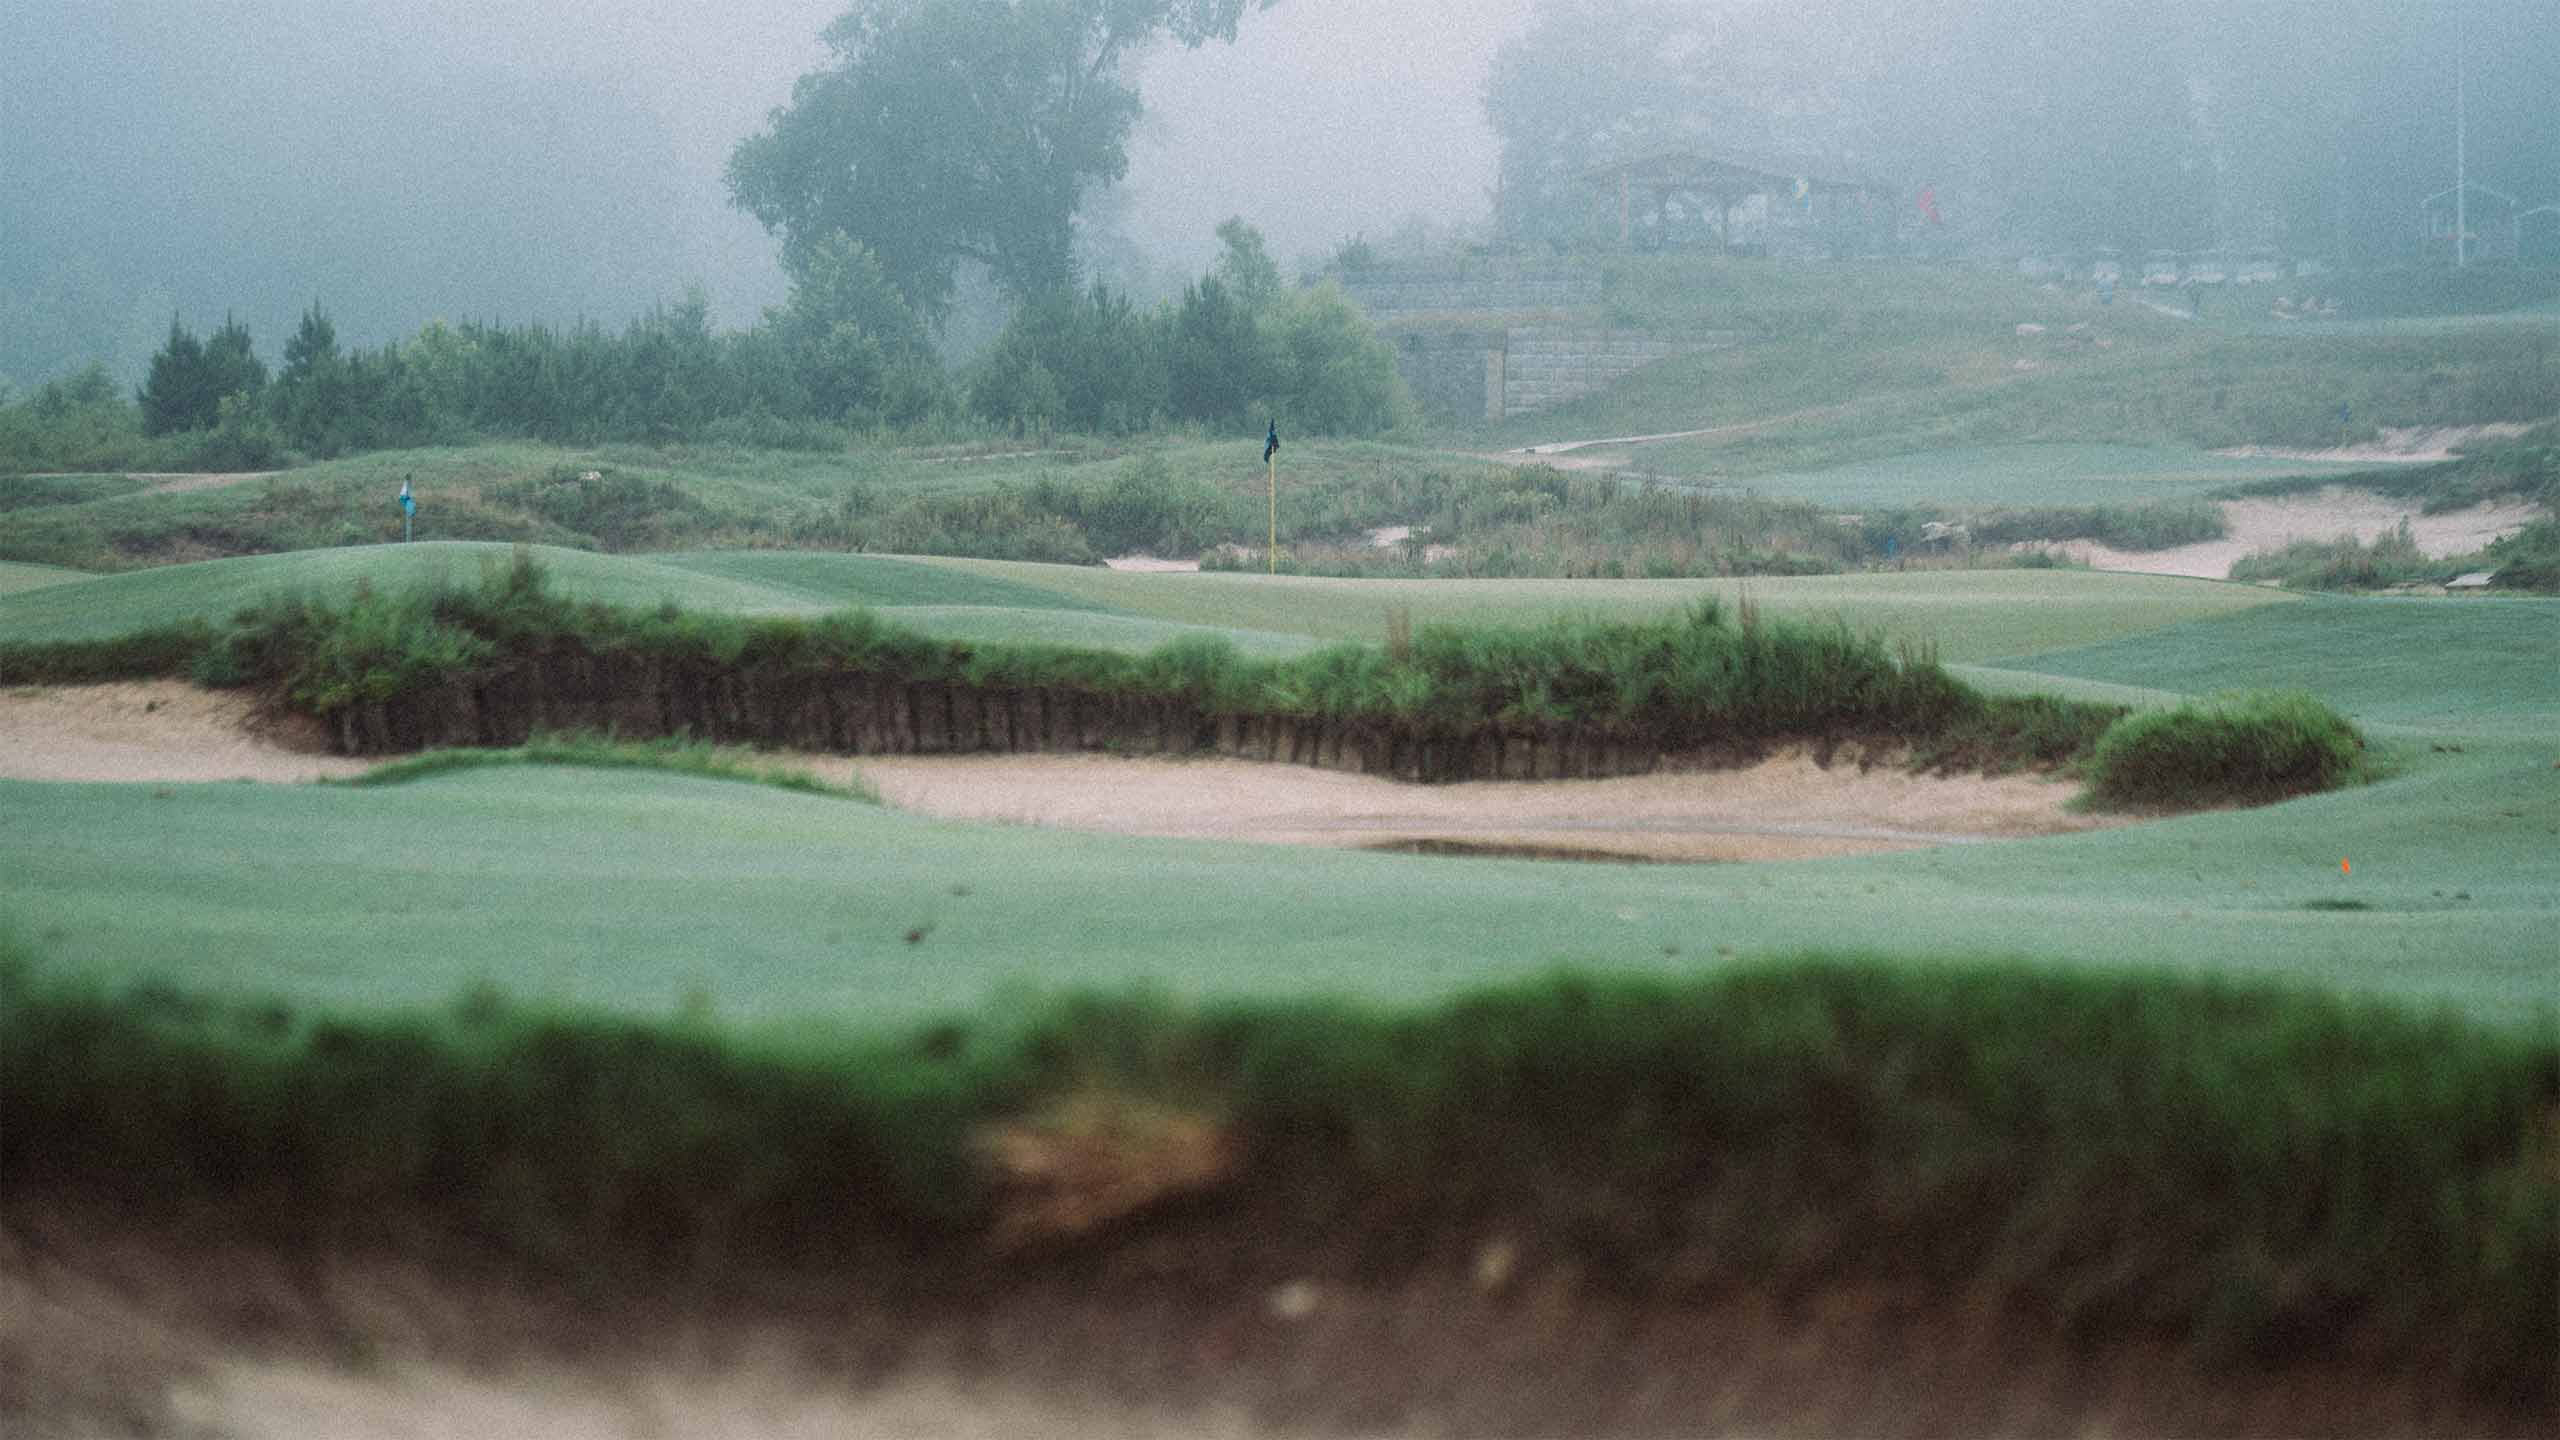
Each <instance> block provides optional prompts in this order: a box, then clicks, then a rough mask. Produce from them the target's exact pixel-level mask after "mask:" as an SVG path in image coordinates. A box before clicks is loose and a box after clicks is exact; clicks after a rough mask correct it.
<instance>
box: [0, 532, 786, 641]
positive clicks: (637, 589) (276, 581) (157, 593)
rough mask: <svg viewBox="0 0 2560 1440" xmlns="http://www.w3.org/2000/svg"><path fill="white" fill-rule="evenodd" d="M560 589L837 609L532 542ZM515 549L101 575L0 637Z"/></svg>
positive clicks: (354, 553) (342, 585) (441, 573)
mask: <svg viewBox="0 0 2560 1440" xmlns="http://www.w3.org/2000/svg"><path fill="white" fill-rule="evenodd" d="M528 548H530V549H531V550H532V551H533V553H534V554H535V555H537V556H538V557H540V559H541V561H542V563H543V565H544V566H545V567H546V568H548V570H549V571H550V573H551V577H552V582H553V584H554V585H555V586H556V587H557V588H559V589H560V590H561V591H563V592H565V593H568V594H572V595H576V596H580V597H582V598H586V599H594V600H603V601H609V602H611V603H614V604H618V605H655V604H657V603H658V602H660V601H662V600H674V601H675V602H677V603H678V604H680V605H684V606H686V607H688V608H693V609H705V610H728V611H744V612H770V611H786V612H811V611H819V610H825V609H829V608H832V607H831V606H828V605H826V604H823V603H820V602H818V601H815V600H812V599H810V598H808V597H806V596H804V595H802V594H799V593H797V592H795V591H792V590H788V589H777V588H774V587H770V586H764V585H757V584H754V583H753V582H750V581H744V580H735V579H730V578H728V577H725V576H720V575H710V574H702V573H699V572H696V571H690V570H682V569H677V568H674V567H672V566H666V565H660V564H658V563H656V562H654V561H652V560H648V559H645V558H640V557H635V556H628V555H596V554H590V553H588V552H586V551H583V550H561V549H556V548H553V547H550V546H539V545H537V546H532V547H528ZM512 549H513V547H511V546H507V545H500V544H494V543H486V542H468V541H435V542H430V541H421V542H419V543H418V544H415V545H364V546H350V547H347V548H344V549H336V550H300V551H295V552H293V553H291V554H285V555H246V556H240V557H237V558H233V559H228V560H206V561H201V562H198V563H196V564H192V565H168V566H163V567H161V568H159V569H154V570H129V571H125V572H123V573H121V574H115V575H99V576H95V577H92V578H89V579H86V580H82V581H80V582H78V583H77V584H72V585H56V586H50V587H47V588H44V589H40V590H30V591H20V592H18V593H16V594H13V595H7V596H0V639H9V640H78V639H95V638H99V637H103V636H109V635H120V634H124V633H126V632H128V631H132V630H139V629H144V628H147V627H151V626H158V625H168V624H173V623H176V622H178V621H182V620H187V619H191V618H192V619H204V620H213V621H219V620H225V619H228V618H229V617H230V616H231V615H232V613H233V612H235V611H237V610H239V609H240V608H241V607H242V606H245V605H250V604H254V603H256V602H257V601H259V600H262V599H264V598H266V597H267V596H270V595H274V594H279V593H284V594H309V595H314V596H323V597H326V596H338V595H344V594H346V593H348V592H349V591H351V590H353V589H354V588H355V586H356V585H357V583H358V582H359V581H368V580H369V581H371V582H372V583H373V584H375V585H377V586H383V587H392V586H402V585H412V584H419V583H424V582H429V581H435V580H450V581H454V582H456V583H462V584H469V583H472V582H474V581H476V580H477V579H478V578H479V575H480V567H481V566H483V565H503V564H506V563H507V561H508V558H509V556H510V554H511V553H512Z"/></svg>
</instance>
